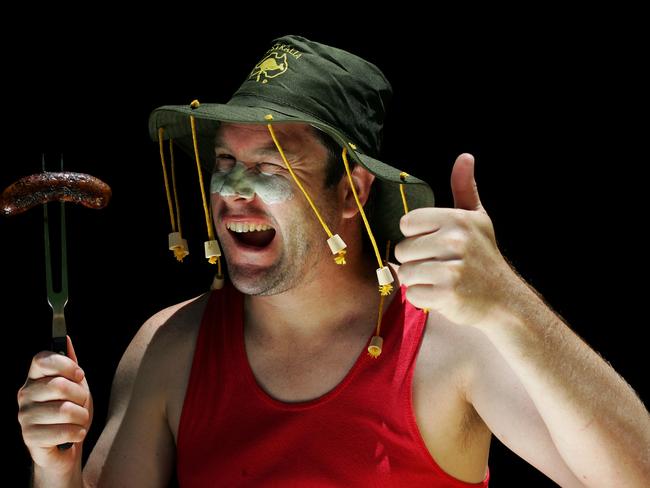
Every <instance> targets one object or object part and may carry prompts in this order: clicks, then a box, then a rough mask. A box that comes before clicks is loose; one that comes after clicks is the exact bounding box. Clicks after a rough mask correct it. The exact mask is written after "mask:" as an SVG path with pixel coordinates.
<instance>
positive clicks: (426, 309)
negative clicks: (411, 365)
mask: <svg viewBox="0 0 650 488" xmlns="http://www.w3.org/2000/svg"><path fill="white" fill-rule="evenodd" d="M408 175H409V174H408V173H406V172H405V171H402V172H401V173H400V174H399V179H400V180H402V181H406V177H407V176H408ZM399 191H400V193H401V194H402V203H403V204H404V214H405V215H406V214H407V213H409V207H408V205H407V204H406V195H405V194H404V184H403V183H400V184H399ZM422 311H423V312H424V313H429V309H428V308H423V309H422Z"/></svg>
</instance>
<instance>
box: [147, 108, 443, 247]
mask: <svg viewBox="0 0 650 488" xmlns="http://www.w3.org/2000/svg"><path fill="white" fill-rule="evenodd" d="M257 103H259V100H257ZM269 115H270V116H271V117H272V119H271V120H269V119H268V116H269ZM190 116H193V117H194V121H195V126H196V138H197V146H198V148H199V158H200V163H201V166H202V167H203V169H204V170H205V171H206V172H207V173H208V174H209V173H210V172H211V171H212V168H213V166H214V135H215V133H216V130H217V128H218V126H219V124H220V123H221V122H226V123H245V124H265V125H266V124H269V123H305V124H311V125H312V126H314V127H317V128H319V129H321V130H323V131H324V132H326V133H327V134H329V135H330V136H331V137H332V138H333V139H334V140H335V141H336V142H338V143H339V145H340V146H341V147H342V148H343V147H345V148H347V153H348V155H349V156H350V158H351V159H352V160H353V161H355V162H356V163H358V164H360V165H361V166H362V167H364V168H366V169H367V170H368V171H369V172H371V173H372V174H374V175H375V176H376V181H375V183H374V185H373V186H375V187H376V189H375V192H376V195H375V209H374V211H373V212H372V215H371V216H370V224H371V228H372V230H373V233H374V234H375V236H376V237H377V240H378V242H377V244H378V245H379V246H380V248H381V244H382V243H383V242H384V241H385V240H386V239H390V240H391V242H392V243H393V244H395V243H397V242H399V241H400V240H402V239H403V238H404V236H403V235H402V233H401V232H400V230H399V219H400V218H401V216H402V215H403V214H404V208H403V205H402V203H401V202H402V197H401V193H400V190H399V185H400V183H403V184H405V185H408V189H405V192H406V198H407V203H408V207H409V210H413V209H415V208H420V207H433V206H434V204H435V200H434V196H433V190H432V189H431V187H430V186H429V184H428V183H427V182H425V181H423V180H421V179H419V178H417V177H415V176H412V175H406V176H404V177H402V176H401V174H402V172H401V171H400V170H399V169H397V168H394V167H393V166H390V165H388V164H386V163H384V162H382V161H380V160H378V159H375V158H373V157H370V156H368V155H366V154H363V153H362V152H361V151H360V150H359V149H358V148H357V147H356V145H355V144H354V141H350V140H349V138H348V137H346V135H345V134H343V133H342V132H341V131H340V130H338V129H337V128H335V127H332V126H331V125H329V124H327V123H325V122H323V121H322V120H319V119H318V118H317V117H314V116H311V115H309V114H305V113H304V112H301V111H298V110H294V109H291V108H290V107H285V106H282V107H278V106H275V104H273V103H268V107H260V106H255V107H251V106H245V105H238V104H233V103H228V104H216V103H213V104H209V103H208V104H201V105H200V106H198V107H197V108H191V107H190V106H188V105H165V106H162V107H159V108H157V109H155V110H154V111H153V112H152V113H151V115H150V116H149V134H150V136H151V138H152V139H153V140H154V141H156V142H158V139H159V128H163V139H165V140H167V139H170V138H171V139H173V140H174V144H178V145H179V146H180V147H181V149H183V150H184V151H185V152H186V153H187V154H188V155H190V156H191V157H192V159H194V143H193V140H192V128H191V123H190Z"/></svg>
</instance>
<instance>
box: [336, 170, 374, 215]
mask: <svg viewBox="0 0 650 488" xmlns="http://www.w3.org/2000/svg"><path fill="white" fill-rule="evenodd" d="M351 174H352V181H353V182H354V187H355V189H356V190H357V196H358V197H359V202H360V203H361V206H363V205H365V203H366V201H367V200H368V195H369V194H370V187H371V185H372V182H373V181H374V180H375V175H373V174H372V173H371V172H370V171H368V170H367V169H366V168H364V167H363V166H361V165H360V164H357V165H356V166H355V167H354V169H353V170H352V171H351ZM341 186H342V192H343V195H344V199H343V214H342V215H343V218H344V219H350V218H352V217H354V216H355V215H357V214H358V213H359V207H358V206H357V203H356V201H355V199H354V194H353V193H352V188H350V181H349V180H348V176H347V174H344V175H343V178H341Z"/></svg>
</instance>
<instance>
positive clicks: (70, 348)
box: [65, 335, 79, 364]
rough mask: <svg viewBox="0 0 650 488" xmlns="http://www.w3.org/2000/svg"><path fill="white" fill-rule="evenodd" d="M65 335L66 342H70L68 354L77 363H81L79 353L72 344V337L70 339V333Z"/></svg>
mask: <svg viewBox="0 0 650 488" xmlns="http://www.w3.org/2000/svg"><path fill="white" fill-rule="evenodd" d="M65 337H66V342H67V343H68V356H69V357H70V359H72V360H73V361H74V362H75V363H77V364H79V361H78V360H77V353H76V352H74V346H73V345H72V339H70V336H69V335H66V336H65Z"/></svg>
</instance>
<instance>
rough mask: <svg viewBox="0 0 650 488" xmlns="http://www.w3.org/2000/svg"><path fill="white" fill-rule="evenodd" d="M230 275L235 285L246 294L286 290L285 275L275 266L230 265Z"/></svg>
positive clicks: (267, 293)
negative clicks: (284, 286) (284, 284)
mask: <svg viewBox="0 0 650 488" xmlns="http://www.w3.org/2000/svg"><path fill="white" fill-rule="evenodd" d="M228 276H229V277H230V281H231V282H232V284H233V286H234V287H235V288H236V289H237V290H239V291H240V292H241V293H244V294H246V295H276V294H278V293H281V292H282V291H284V290H283V289H281V287H282V285H283V281H284V280H283V276H282V275H281V273H278V272H277V270H275V267H274V266H273V267H270V268H269V267H260V266H256V265H253V264H241V265H235V266H231V265H228Z"/></svg>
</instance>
